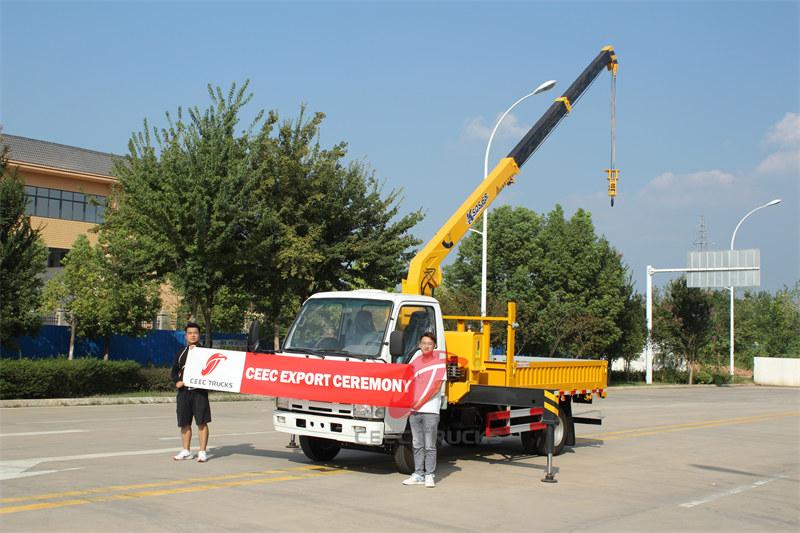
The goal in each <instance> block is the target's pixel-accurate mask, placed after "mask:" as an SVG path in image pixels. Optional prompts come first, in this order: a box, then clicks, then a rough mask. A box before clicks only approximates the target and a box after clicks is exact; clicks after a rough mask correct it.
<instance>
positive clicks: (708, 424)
mask: <svg viewBox="0 0 800 533" xmlns="http://www.w3.org/2000/svg"><path fill="white" fill-rule="evenodd" d="M787 416H800V412H798V411H782V412H776V413H768V414H764V415H756V416H742V417H736V418H724V419H720V420H706V421H699V422H687V423H684V424H670V425H664V426H652V427H644V428H635V429H625V430H621V431H611V432H609V433H598V434H596V435H584V436H581V437H579V438H578V440H582V439H584V440H585V439H595V440H617V439H625V438H629V437H646V436H649V435H657V434H659V433H672V432H675V431H689V430H691V429H704V428H712V427H719V426H729V425H735V424H747V423H751V422H760V421H763V420H770V419H774V418H784V417H787Z"/></svg>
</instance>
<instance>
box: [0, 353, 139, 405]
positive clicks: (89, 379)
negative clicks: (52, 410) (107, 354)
mask: <svg viewBox="0 0 800 533" xmlns="http://www.w3.org/2000/svg"><path fill="white" fill-rule="evenodd" d="M143 383H144V378H143V376H142V374H141V368H140V367H139V364H138V363H136V362H135V361H101V360H99V359H75V360H74V361H69V360H67V359H64V358H55V359H39V360H30V359H16V360H8V359H4V360H2V362H0V399H10V398H75V397H81V396H92V395H95V394H110V393H119V392H128V391H134V390H140V389H141V388H142V385H143Z"/></svg>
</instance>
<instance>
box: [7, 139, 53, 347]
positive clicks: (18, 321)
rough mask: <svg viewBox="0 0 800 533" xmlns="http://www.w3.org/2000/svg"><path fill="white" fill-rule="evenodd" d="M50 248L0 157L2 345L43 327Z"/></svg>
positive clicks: (13, 174)
mask: <svg viewBox="0 0 800 533" xmlns="http://www.w3.org/2000/svg"><path fill="white" fill-rule="evenodd" d="M46 261H47V248H46V247H45V245H44V243H43V242H42V240H41V238H40V234H39V230H38V229H34V228H32V227H31V222H30V217H29V216H27V215H25V187H24V185H23V183H22V180H21V179H20V178H19V177H18V176H17V173H16V171H15V170H12V169H10V168H8V147H7V146H4V147H3V149H2V153H0V344H3V345H8V344H9V343H11V342H13V339H14V338H15V337H19V336H21V335H28V334H32V333H34V332H35V331H36V330H37V329H38V328H39V326H40V325H41V315H40V314H39V298H40V295H41V289H42V274H43V273H44V271H45V267H46V265H47V263H46Z"/></svg>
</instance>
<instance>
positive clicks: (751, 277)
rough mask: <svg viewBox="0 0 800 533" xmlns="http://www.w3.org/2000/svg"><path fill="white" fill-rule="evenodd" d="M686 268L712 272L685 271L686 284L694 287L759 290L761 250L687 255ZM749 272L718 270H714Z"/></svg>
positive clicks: (706, 252) (718, 251)
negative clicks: (754, 288)
mask: <svg viewBox="0 0 800 533" xmlns="http://www.w3.org/2000/svg"><path fill="white" fill-rule="evenodd" d="M688 268H689V269H698V268H699V269H702V268H708V269H715V270H709V271H707V272H688V273H687V277H686V285H687V286H688V287H697V288H711V289H713V288H723V287H758V286H759V285H761V251H760V250H759V249H758V248H752V249H748V250H711V251H703V252H689V265H688ZM728 268H730V269H740V268H741V269H743V268H748V269H749V270H717V269H728Z"/></svg>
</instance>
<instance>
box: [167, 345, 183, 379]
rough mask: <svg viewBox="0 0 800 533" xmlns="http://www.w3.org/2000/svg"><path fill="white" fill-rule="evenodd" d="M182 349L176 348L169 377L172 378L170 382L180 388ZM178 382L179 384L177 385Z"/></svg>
mask: <svg viewBox="0 0 800 533" xmlns="http://www.w3.org/2000/svg"><path fill="white" fill-rule="evenodd" d="M184 350H186V348H184V349H183V350H178V352H177V353H176V354H175V359H174V360H173V361H172V370H171V371H170V377H171V378H172V382H173V383H174V384H175V387H177V388H181V387H182V386H183V381H182V376H181V355H183V352H184ZM178 383H180V385H178Z"/></svg>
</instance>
